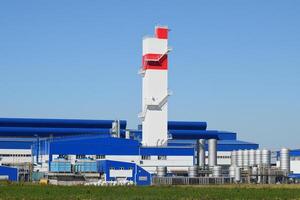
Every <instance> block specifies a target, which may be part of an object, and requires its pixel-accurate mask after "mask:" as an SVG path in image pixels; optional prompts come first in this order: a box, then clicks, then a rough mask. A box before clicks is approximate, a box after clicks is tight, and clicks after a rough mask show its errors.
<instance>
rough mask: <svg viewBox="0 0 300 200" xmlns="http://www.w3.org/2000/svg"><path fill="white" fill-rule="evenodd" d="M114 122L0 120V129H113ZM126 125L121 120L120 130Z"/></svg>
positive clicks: (86, 120)
mask: <svg viewBox="0 0 300 200" xmlns="http://www.w3.org/2000/svg"><path fill="white" fill-rule="evenodd" d="M114 121H115V120H88V119H33V118H0V127H40V128H112V123H113V122H114ZM126 123H127V122H126V121H125V120H120V128H121V129H125V128H126Z"/></svg>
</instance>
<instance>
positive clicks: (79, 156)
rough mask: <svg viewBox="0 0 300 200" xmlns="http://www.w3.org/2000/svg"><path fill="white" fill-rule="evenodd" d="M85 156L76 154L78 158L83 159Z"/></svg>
mask: <svg viewBox="0 0 300 200" xmlns="http://www.w3.org/2000/svg"><path fill="white" fill-rule="evenodd" d="M83 158H85V155H76V159H83Z"/></svg>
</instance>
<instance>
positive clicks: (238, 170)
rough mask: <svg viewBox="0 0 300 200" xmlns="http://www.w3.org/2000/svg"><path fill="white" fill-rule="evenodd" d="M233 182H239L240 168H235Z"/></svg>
mask: <svg viewBox="0 0 300 200" xmlns="http://www.w3.org/2000/svg"><path fill="white" fill-rule="evenodd" d="M234 180H235V182H240V181H241V168H240V167H235V177H234Z"/></svg>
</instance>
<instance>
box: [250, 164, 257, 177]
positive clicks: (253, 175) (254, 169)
mask: <svg viewBox="0 0 300 200" xmlns="http://www.w3.org/2000/svg"><path fill="white" fill-rule="evenodd" d="M251 174H252V178H253V179H256V178H257V175H258V167H252V170H251Z"/></svg>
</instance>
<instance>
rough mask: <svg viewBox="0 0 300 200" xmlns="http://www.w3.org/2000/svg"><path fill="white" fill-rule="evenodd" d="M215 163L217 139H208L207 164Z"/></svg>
mask: <svg viewBox="0 0 300 200" xmlns="http://www.w3.org/2000/svg"><path fill="white" fill-rule="evenodd" d="M215 165H217V140H216V139H209V140H208V166H209V167H214V166H215Z"/></svg>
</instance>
